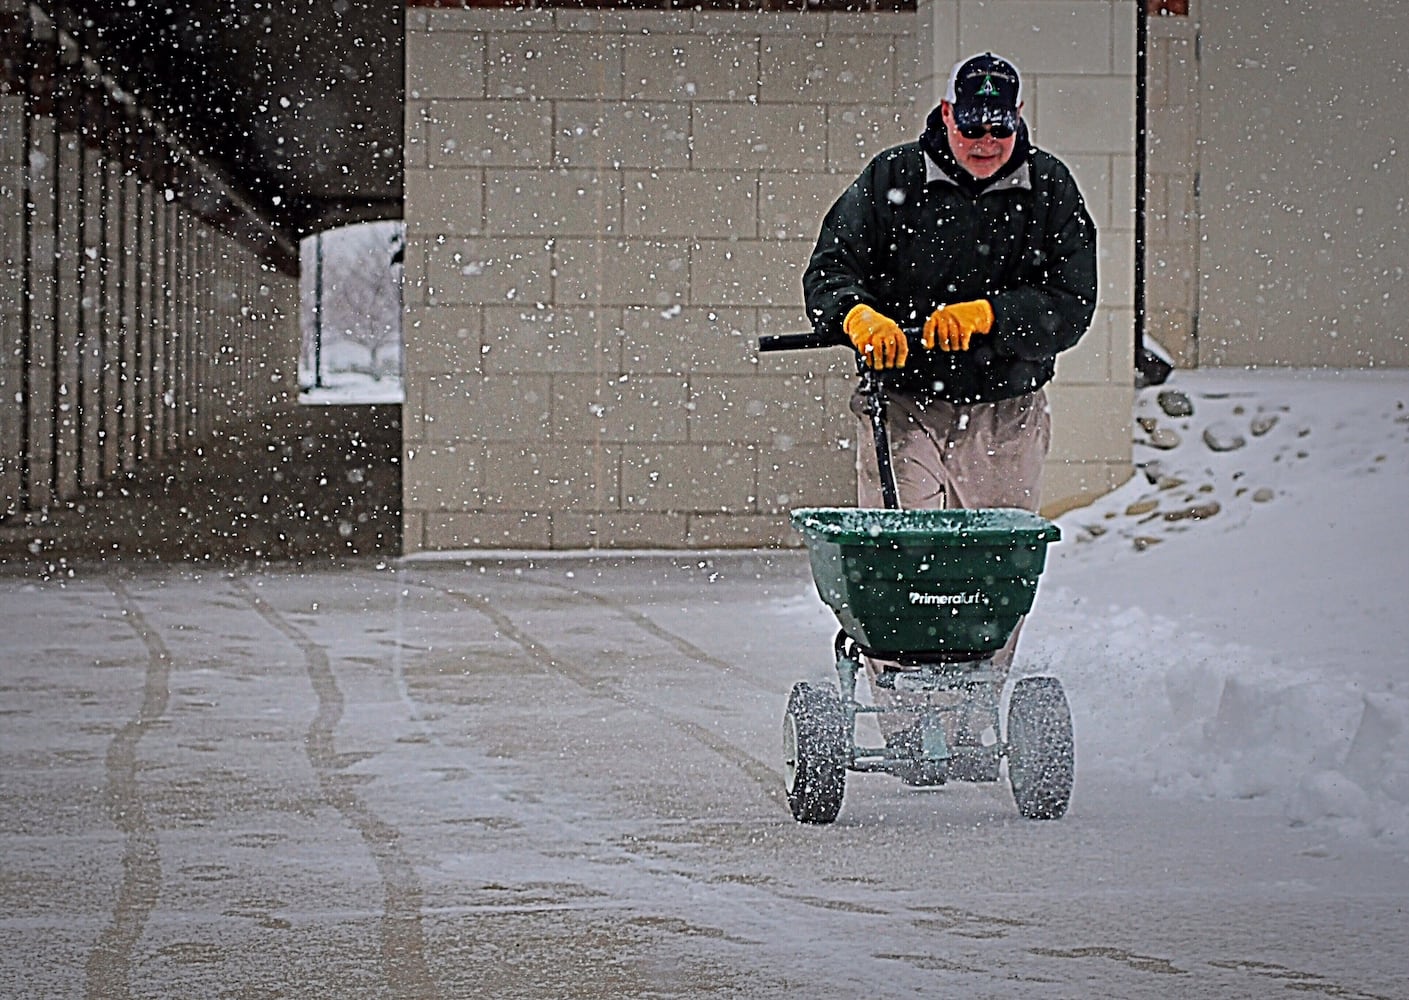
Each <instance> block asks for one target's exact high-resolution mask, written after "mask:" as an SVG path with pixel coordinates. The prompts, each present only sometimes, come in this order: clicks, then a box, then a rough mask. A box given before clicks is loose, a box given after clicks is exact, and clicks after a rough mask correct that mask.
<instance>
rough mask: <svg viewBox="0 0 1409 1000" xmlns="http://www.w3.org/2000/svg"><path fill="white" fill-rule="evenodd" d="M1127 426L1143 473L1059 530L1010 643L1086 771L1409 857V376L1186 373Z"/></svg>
mask: <svg viewBox="0 0 1409 1000" xmlns="http://www.w3.org/2000/svg"><path fill="white" fill-rule="evenodd" d="M1171 391H1177V392H1180V393H1182V394H1183V395H1184V396H1185V397H1186V398H1187V400H1188V402H1189V403H1191V404H1192V408H1193V413H1192V415H1191V416H1175V417H1171V416H1169V415H1168V414H1166V412H1165V411H1164V409H1163V408H1162V407H1161V406H1160V403H1159V397H1160V396H1161V394H1165V393H1169V392H1171ZM1175 409H1176V412H1178V410H1177V408H1175ZM1136 416H1137V420H1138V418H1147V419H1145V420H1144V421H1143V423H1144V424H1145V426H1139V425H1138V424H1137V427H1136V429H1135V433H1136V438H1137V441H1138V442H1142V443H1137V445H1136V449H1135V459H1136V462H1137V463H1141V464H1143V467H1144V468H1143V470H1142V474H1137V475H1136V477H1135V478H1134V479H1133V480H1131V481H1130V482H1128V483H1127V484H1126V485H1125V486H1123V487H1122V488H1120V489H1119V490H1117V491H1115V492H1114V493H1111V494H1109V495H1108V496H1106V497H1104V498H1102V499H1101V500H1100V501H1099V502H1097V503H1096V504H1094V505H1092V506H1090V507H1086V508H1083V509H1080V510H1076V511H1073V512H1071V513H1069V514H1067V515H1066V516H1064V517H1062V518H1060V519H1059V523H1060V524H1061V526H1062V529H1063V533H1064V540H1063V541H1062V542H1061V543H1060V544H1059V545H1057V546H1055V547H1054V548H1053V549H1052V550H1051V555H1050V560H1049V564H1048V570H1047V572H1046V574H1045V575H1044V577H1043V580H1042V584H1041V589H1040V590H1039V594H1038V600H1037V605H1036V607H1035V608H1034V611H1033V614H1032V615H1031V616H1030V617H1029V619H1028V624H1027V626H1026V629H1025V631H1024V633H1023V645H1022V646H1021V647H1020V650H1019V657H1020V660H1021V661H1022V662H1023V663H1024V664H1025V665H1026V667H1027V668H1028V669H1030V670H1034V671H1038V670H1041V671H1052V672H1054V673H1056V674H1057V675H1058V676H1059V677H1061V678H1062V680H1063V681H1064V683H1065V685H1066V687H1067V690H1068V694H1069V697H1070V699H1071V701H1072V707H1073V715H1074V718H1075V721H1076V726H1077V740H1078V754H1079V761H1080V766H1081V768H1082V769H1084V770H1085V771H1086V772H1087V773H1088V774H1091V773H1100V772H1102V771H1106V772H1120V773H1122V774H1124V775H1127V776H1135V777H1137V778H1138V779H1140V780H1141V781H1144V782H1148V783H1149V785H1150V786H1151V787H1152V788H1154V789H1157V790H1158V791H1159V792H1160V794H1163V795H1169V796H1199V797H1211V798H1254V797H1264V798H1266V799H1270V800H1273V801H1275V802H1276V803H1277V804H1278V806H1279V807H1280V808H1281V809H1282V810H1283V811H1284V812H1285V814H1286V816H1287V818H1288V820H1289V821H1290V822H1292V823H1294V824H1320V825H1324V826H1326V827H1328V828H1335V829H1336V830H1339V831H1341V832H1343V833H1346V834H1350V835H1353V836H1366V837H1370V838H1374V839H1376V840H1378V841H1379V842H1381V843H1382V844H1385V845H1387V846H1392V847H1393V849H1395V850H1404V851H1409V654H1406V650H1409V615H1406V613H1405V608H1404V602H1405V600H1406V598H1409V540H1407V536H1409V510H1406V503H1407V502H1409V375H1406V373H1404V372H1393V373H1367V372H1324V371H1323V372H1309V371H1257V372H1244V371H1224V370H1203V371H1192V372H1184V371H1181V372H1176V373H1175V375H1174V377H1173V378H1172V379H1171V380H1170V381H1169V383H1167V384H1166V385H1165V386H1160V387H1152V388H1149V389H1144V390H1141V392H1140V396H1139V399H1138V402H1137V409H1136ZM1239 439H1241V441H1242V442H1243V443H1242V444H1241V445H1240V446H1237V447H1234V448H1233V449H1232V450H1227V451H1220V450H1215V448H1214V447H1213V446H1211V444H1210V441H1212V442H1213V443H1214V444H1215V445H1219V446H1220V447H1227V446H1229V445H1231V444H1236V442H1237V441H1238V440H1239ZM1151 441H1159V442H1161V443H1162V444H1164V445H1165V446H1166V447H1164V448H1160V447H1155V446H1153V445H1152V444H1150V443H1148V442H1151Z"/></svg>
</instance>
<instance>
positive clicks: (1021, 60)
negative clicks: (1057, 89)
mask: <svg viewBox="0 0 1409 1000" xmlns="http://www.w3.org/2000/svg"><path fill="white" fill-rule="evenodd" d="M1113 6H1114V5H1113V4H1112V3H1110V0H1067V2H1065V3H1052V2H1051V0H989V2H987V3H979V4H972V5H969V6H967V7H965V9H964V13H963V20H962V22H961V25H960V31H959V36H960V42H961V44H960V48H961V49H962V54H961V56H960V58H963V56H966V55H970V54H972V53H974V52H983V51H985V50H987V49H992V50H993V51H994V52H997V53H998V54H999V55H1001V56H1005V57H1007V58H1009V59H1011V60H1013V62H1014V63H1016V64H1017V67H1018V71H1019V72H1021V73H1022V75H1023V84H1024V87H1025V88H1026V86H1027V84H1028V83H1029V82H1030V81H1031V80H1032V78H1033V77H1034V76H1035V75H1037V74H1042V73H1073V74H1084V73H1110V72H1112V68H1111V31H1112V22H1111V8H1112V7H1113Z"/></svg>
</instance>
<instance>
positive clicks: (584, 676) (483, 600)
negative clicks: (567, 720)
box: [411, 582, 783, 802]
mask: <svg viewBox="0 0 1409 1000" xmlns="http://www.w3.org/2000/svg"><path fill="white" fill-rule="evenodd" d="M411 585H412V586H416V587H420V588H423V589H425V590H430V591H434V592H436V593H439V594H443V595H444V596H446V597H449V598H451V599H452V600H455V601H458V602H460V603H461V604H464V605H465V606H466V607H469V608H473V609H474V610H475V611H478V612H479V613H480V614H482V615H483V616H484V617H485V618H487V619H489V621H490V623H491V624H492V625H493V626H494V627H495V628H496V629H498V630H499V633H500V634H501V635H502V636H504V638H506V639H508V640H509V641H511V642H513V643H514V644H515V645H517V646H518V647H519V648H520V649H522V650H523V651H524V653H526V654H527V655H528V656H529V658H530V659H532V660H533V661H534V662H535V663H537V664H538V665H539V666H541V667H543V668H544V669H545V670H548V671H550V672H551V673H555V674H557V675H558V676H560V677H563V678H565V679H566V680H569V681H571V682H573V683H574V684H576V685H578V686H579V687H581V688H583V689H584V690H586V691H589V692H591V693H593V694H598V695H602V696H604V697H607V698H609V699H611V700H612V701H615V702H616V703H617V704H619V705H623V706H625V707H627V708H631V709H634V710H637V711H644V712H646V713H648V714H650V715H653V716H655V717H657V718H659V719H661V720H662V721H663V722H665V723H666V724H667V725H669V726H671V727H673V728H674V729H676V730H678V731H679V732H681V733H683V734H684V735H685V736H687V737H689V738H690V739H693V740H695V741H696V742H698V743H701V744H703V745H704V746H705V747H706V748H708V749H710V750H712V751H714V752H715V753H716V754H718V755H719V756H720V757H723V758H724V759H725V760H727V761H728V762H729V763H731V764H733V765H734V766H735V767H737V768H739V769H740V770H741V771H743V772H744V773H745V774H746V775H747V776H748V777H749V778H750V779H751V780H752V781H754V782H755V783H757V784H758V785H760V786H761V787H762V788H763V791H764V793H765V794H766V795H767V797H768V798H769V799H770V800H773V801H775V802H776V801H778V800H779V798H780V797H781V791H782V787H783V782H782V778H781V776H780V775H779V774H778V772H777V771H776V770H774V769H773V768H772V767H771V766H770V765H768V764H765V763H764V762H763V761H761V760H759V759H758V758H756V757H754V756H753V755H752V754H749V753H746V752H744V751H743V750H741V749H739V748H738V747H736V746H734V745H733V744H732V743H727V742H725V741H724V740H722V739H720V738H719V737H717V736H715V735H714V734H713V733H712V732H710V731H709V729H708V728H706V727H705V726H702V725H700V724H699V723H697V722H692V721H690V720H689V719H684V718H681V717H680V716H678V715H673V714H671V713H670V712H667V711H665V710H664V709H662V708H660V707H659V706H658V705H654V704H652V703H651V702H649V701H647V700H645V699H644V698H638V697H636V696H634V695H632V694H629V693H628V692H626V691H624V690H622V689H621V688H619V687H616V686H603V685H602V684H601V683H600V681H601V679H600V678H599V677H596V676H594V675H593V674H591V673H589V672H587V671H585V670H581V669H579V668H577V667H574V666H573V665H572V664H570V663H564V662H563V661H562V660H559V659H558V658H557V657H555V656H553V654H552V653H551V652H550V651H549V650H548V648H547V647H546V646H545V645H543V643H541V642H539V641H538V640H537V639H535V638H534V637H533V636H531V635H530V634H528V633H527V632H525V631H524V630H523V629H521V628H519V626H518V625H517V624H515V623H514V621H513V619H511V618H510V617H509V616H508V615H507V614H505V613H504V612H503V611H502V610H500V609H499V608H498V607H496V606H495V605H494V602H493V601H492V600H490V599H489V598H487V597H485V596H483V595H482V594H471V593H467V592H465V591H462V590H456V589H455V588H453V587H442V586H438V585H436V584H432V583H424V582H417V583H413V584H411ZM549 586H552V585H549ZM563 589H565V590H567V591H568V592H569V593H571V594H574V595H578V596H581V591H578V590H575V589H572V588H563ZM603 600H605V599H603ZM627 620H628V621H631V622H633V623H634V624H635V625H636V626H637V627H638V628H642V629H643V630H644V631H646V632H647V633H648V634H650V635H652V636H655V637H656V638H663V639H665V641H666V642H668V643H669V644H670V645H672V646H674V647H675V648H676V649H677V650H679V651H681V652H685V653H686V655H690V656H692V657H693V656H694V655H695V654H696V653H698V654H699V655H700V656H701V657H703V660H702V662H706V663H710V664H711V665H712V666H717V667H718V666H721V664H722V665H723V667H722V668H723V669H729V667H728V665H727V664H725V663H724V661H721V660H718V659H717V658H715V657H711V656H709V654H706V653H704V652H703V651H702V650H699V649H698V647H696V646H694V645H693V644H691V643H690V642H689V641H688V640H686V639H684V638H681V637H680V636H677V635H674V633H671V632H669V631H668V630H666V629H663V628H661V627H660V626H659V625H655V624H654V623H650V627H649V628H645V627H644V626H643V624H642V623H643V622H646V621H649V620H648V619H645V618H644V617H643V616H642V617H639V618H638V617H635V616H627Z"/></svg>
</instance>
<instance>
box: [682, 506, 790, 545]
mask: <svg viewBox="0 0 1409 1000" xmlns="http://www.w3.org/2000/svg"><path fill="white" fill-rule="evenodd" d="M685 545H686V547H687V548H691V549H742V548H750V549H783V548H801V547H802V539H801V538H800V537H798V535H797V533H796V532H794V531H793V530H792V526H791V525H790V524H789V523H788V518H787V516H786V515H784V514H755V515H747V514H735V515H716V514H692V515H690V519H689V528H688V529H687V531H686V535H685Z"/></svg>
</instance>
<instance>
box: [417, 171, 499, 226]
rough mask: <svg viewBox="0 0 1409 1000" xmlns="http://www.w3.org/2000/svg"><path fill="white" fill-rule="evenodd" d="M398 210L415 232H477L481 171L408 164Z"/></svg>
mask: <svg viewBox="0 0 1409 1000" xmlns="http://www.w3.org/2000/svg"><path fill="white" fill-rule="evenodd" d="M402 211H403V213H404V217H405V219H406V225H407V227H408V228H409V229H413V230H414V231H416V232H418V233H435V234H436V235H446V236H478V235H481V234H483V232H484V171H483V170H482V169H479V168H475V167H472V168H468V169H466V168H462V167H448V166H441V167H436V168H434V169H429V168H425V169H417V168H415V167H408V168H407V170H406V179H405V197H404V202H403V209H402Z"/></svg>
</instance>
